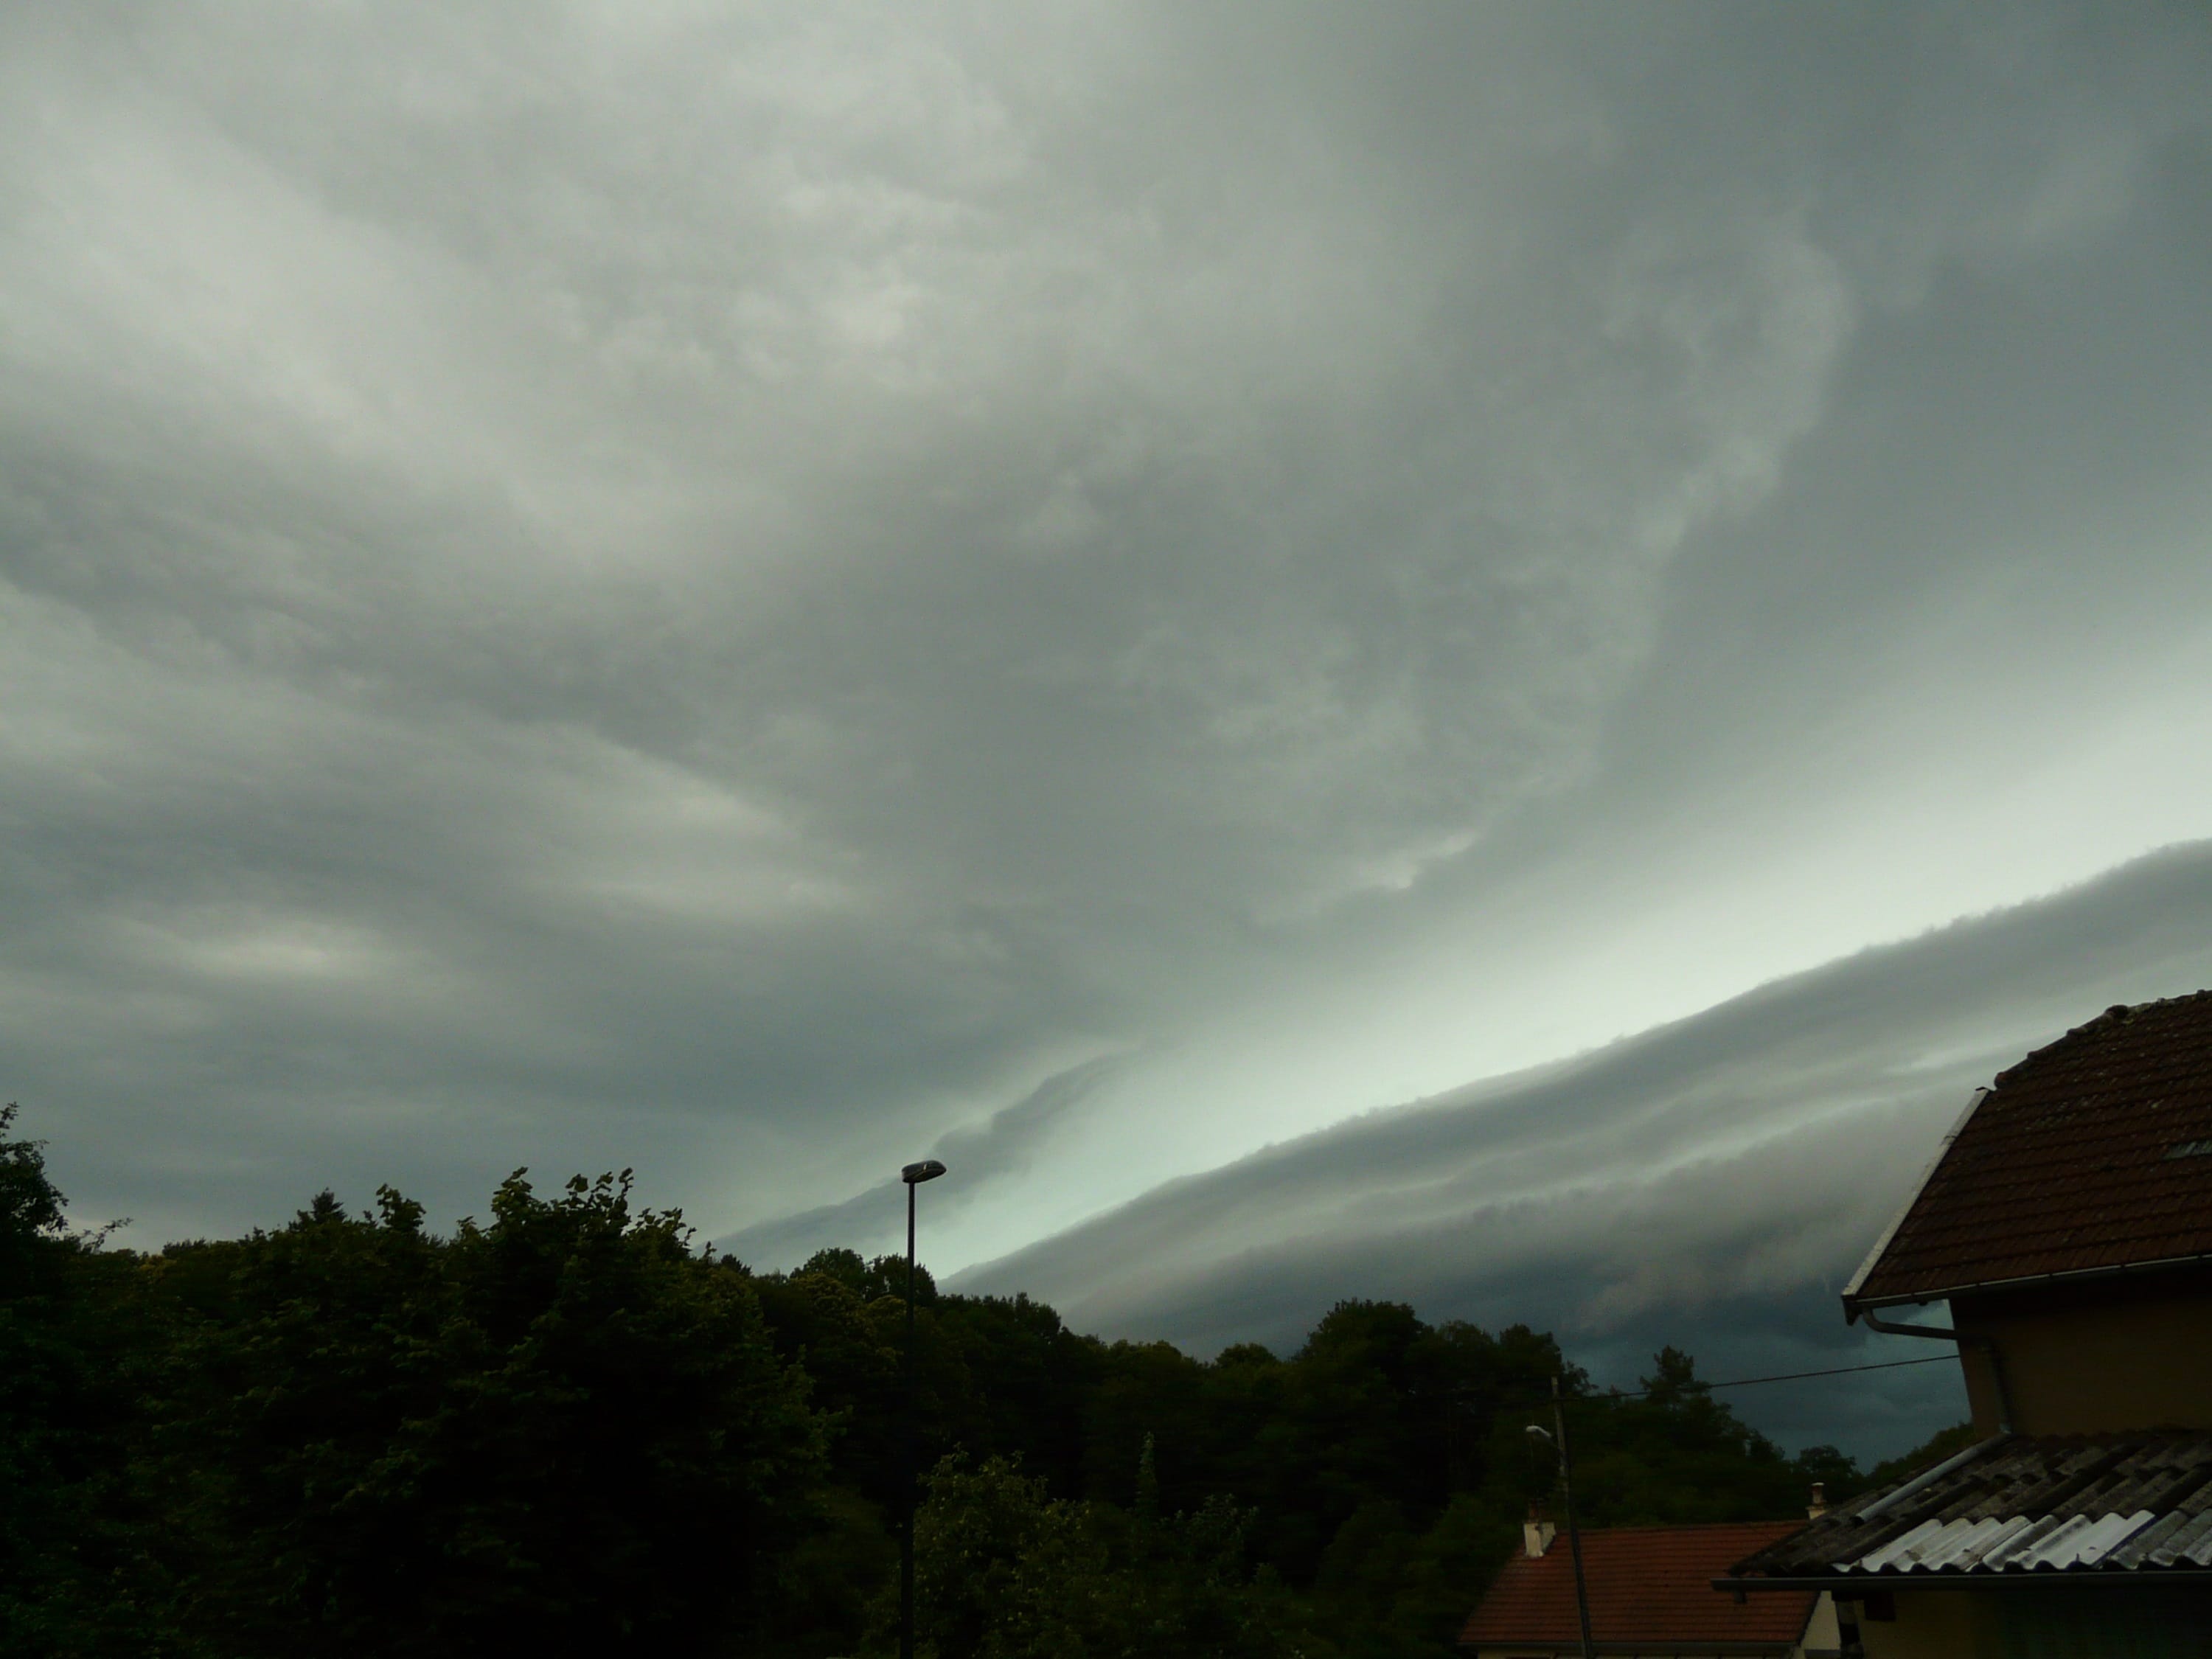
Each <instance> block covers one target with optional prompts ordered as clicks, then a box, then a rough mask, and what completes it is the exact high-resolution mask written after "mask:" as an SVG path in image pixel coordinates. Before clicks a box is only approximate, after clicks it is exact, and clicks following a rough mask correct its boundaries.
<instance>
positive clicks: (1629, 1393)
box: [1583, 1353, 1956, 1400]
mask: <svg viewBox="0 0 2212 1659" xmlns="http://www.w3.org/2000/svg"><path fill="white" fill-rule="evenodd" d="M1954 1358H1956V1356H1955V1355H1953V1354H1948V1353H1936V1354H1929V1356H1928V1357H1927V1358H1924V1359H1883V1360H1878V1361H1876V1362H1875V1364H1871V1365H1837V1366H1834V1367H1832V1368H1831V1369H1830V1370H1825V1371H1784V1372H1783V1373H1782V1375H1780V1376H1739V1377H1735V1378H1734V1379H1732V1380H1731V1381H1729V1382H1726V1383H1706V1382H1703V1381H1699V1382H1692V1383H1689V1384H1688V1385H1687V1386H1686V1390H1685V1391H1686V1392H1696V1391H1698V1390H1700V1389H1748V1388H1751V1387H1752V1386H1753V1385H1754V1384H1756V1383H1796V1382H1801V1381H1802V1380H1803V1379H1804V1378H1806V1377H1808V1376H1849V1375H1850V1373H1851V1372H1853V1371H1893V1370H1899V1369H1900V1368H1901V1367H1903V1366H1906V1365H1941V1364H1947V1363H1948V1362H1949V1361H1950V1360H1952V1359H1954ZM1671 1391H1672V1390H1671V1389H1669V1392H1671ZM1658 1392H1659V1390H1658V1389H1607V1390H1606V1391H1605V1392H1604V1393H1603V1394H1601V1395H1583V1399H1585V1400H1642V1399H1644V1398H1645V1397H1647V1396H1648V1395H1653V1394H1656V1393H1658Z"/></svg>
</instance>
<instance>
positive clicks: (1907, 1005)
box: [954, 843, 2212, 1438]
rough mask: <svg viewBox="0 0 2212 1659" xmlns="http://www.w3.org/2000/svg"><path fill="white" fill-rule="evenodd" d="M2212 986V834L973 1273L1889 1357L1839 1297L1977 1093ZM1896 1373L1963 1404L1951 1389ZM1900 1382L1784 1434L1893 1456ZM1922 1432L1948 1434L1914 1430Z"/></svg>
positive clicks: (1621, 1359) (1217, 1321)
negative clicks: (1838, 1427)
mask: <svg viewBox="0 0 2212 1659" xmlns="http://www.w3.org/2000/svg"><path fill="white" fill-rule="evenodd" d="M2208 982H2212V844H2206V843H2200V844H2197V845H2196V846H2192V847H2189V848H2179V849H2175V850H2173V851H2171V852H2167V853H2164V854H2158V855H2156V856H2154V857H2152V858H2149V859H2146V860H2142V862H2140V863H2137V864H2136V865H2133V866H2129V867H2128V868H2126V869H2124V870H2123V871H2120V872H2116V873H2114V874H2112V875H2109V876H2106V877H2105V878H2101V879H2100V880H2098V881H2096V882H2093V883H2092V884H2087V885H2086V886H2084V887H2082V888H2080V889H2077V890H2074V891H2072V892H2069V893H2067V894H2065V895H2063V896H2060V897H2057V898H2052V899H2047V900H2044V901H2041V902H2038V903H2035V904H2033V905H2028V906H2023V907H2021V908H2016V909H2013V910H2009V911H2006V912H2002V913H2000V914H1998V915H1992V916H1989V917H1984V918H1980V919H1978V920H1975V921H1964V922H1960V923H1957V924H1954V925H1953V926H1952V927H1948V928H1945V929H1943V930H1942V931H1941V932H1937V933H1930V934H1929V935H1927V936H1925V937H1923V938H1921V939H1914V940H1911V941H1909V942H1907V943H1904V944H1899V945H1887V946H1883V947H1881V948H1879V949H1875V950H1870V951H1865V952H1863V953H1862V954H1860V955H1858V956H1856V957H1852V958H1850V959H1849V960H1847V961H1844V962H1840V963H1834V964H1832V965H1830V966H1828V967H1825V968H1822V969H1817V970H1815V971H1814V972H1811V973H1808V974H1805V975H1799V976H1796V977H1795V978H1792V979H1789V980H1784V981H1778V982H1776V983H1774V984H1771V985H1768V986H1765V987H1762V988H1761V989H1759V990H1758V991H1756V992H1753V993H1752V994H1748V995H1746V996H1743V997H1740V998H1737V999H1735V1000H1732V1001H1730V1002H1728V1003H1726V1004H1723V1005H1722V1006H1719V1007H1717V1008H1714V1009H1712V1010H1711V1011H1709V1012H1705V1013H1702V1014H1699V1015H1697V1016H1695V1017H1694V1018H1690V1019H1687V1020H1684V1021H1681V1022H1680V1023H1678V1024H1674V1025H1670V1026H1668V1027H1664V1028H1662V1029H1661V1030H1656V1031H1652V1032H1650V1033H1647V1034H1645V1035H1644V1036H1638V1037H1635V1038H1632V1039H1628V1040H1626V1041H1624V1042H1619V1043H1616V1044H1613V1045H1612V1046H1610V1047H1608V1048H1605V1049H1602V1050H1601V1051H1599V1052H1597V1053H1595V1054H1589V1055H1587V1056H1584V1057H1583V1058H1581V1059H1579V1060H1572V1061H1570V1062H1567V1063H1565V1064H1561V1065H1556V1066H1548V1067H1546V1068H1543V1069H1542V1070H1541V1071H1539V1072H1536V1073H1532V1074H1528V1075H1526V1076H1522V1077H1515V1078H1507V1079H1499V1080H1497V1081H1495V1082H1492V1083H1489V1084H1486V1085H1480V1086H1477V1087H1475V1088H1472V1089H1468V1090H1465V1091H1460V1092H1459V1093H1458V1094H1456V1095H1455V1096H1452V1097H1447V1098H1445V1099H1443V1100H1439V1101H1432V1102H1425V1103H1420V1104H1419V1105H1416V1106H1412V1107H1407V1108H1403V1109H1398V1110H1395V1111H1390V1112H1385V1113H1378V1114H1375V1115H1370V1116H1368V1117H1364V1118H1361V1119H1358V1120H1355V1121H1352V1122H1350V1123H1347V1124H1345V1125H1343V1126H1341V1127H1336V1128H1333V1129H1329V1130H1326V1131H1323V1132H1322V1133H1318V1134H1316V1135H1312V1136H1309V1137H1307V1138H1305V1139H1301V1140H1298V1141H1295V1142H1292V1143H1291V1144H1289V1145H1287V1146H1279V1147H1274V1148H1271V1149H1269V1150H1267V1151H1266V1152H1261V1153H1258V1154H1256V1155H1255V1156H1253V1157H1251V1158H1246V1159H1243V1160H1242V1161H1240V1162H1238V1163H1236V1164H1231V1165H1229V1166H1228V1167H1226V1168H1225V1169H1222V1170H1215V1171H1212V1172H1210V1173H1207V1174H1205V1175H1199V1176H1190V1177H1188V1178H1186V1179H1184V1180H1182V1181H1178V1182H1173V1183H1170V1185H1168V1186H1166V1187H1164V1188H1161V1189H1159V1190H1158V1191H1157V1192H1154V1193H1152V1194H1147V1195H1146V1196H1145V1197H1144V1198H1142V1199H1140V1200H1137V1201H1136V1202H1135V1203H1133V1204H1130V1205H1127V1206H1122V1207H1121V1208H1119V1209H1116V1210H1115V1211H1113V1212H1109V1213H1108V1214H1106V1215H1104V1216H1102V1217H1100V1218H1097V1219H1096V1220H1093V1221H1091V1222H1087V1223H1085V1225H1081V1226H1079V1227H1076V1228H1073V1229H1072V1230H1070V1231H1067V1232H1066V1233H1064V1234H1062V1235H1061V1236H1060V1237H1056V1238H1053V1239H1049V1240H1047V1241H1045V1242H1043V1243H1038V1244H1035V1245H1032V1246H1030V1247H1029V1248H1028V1249H1024V1250H1022V1251H1020V1252H1018V1253H1017V1254H1015V1255H1012V1256H1010V1257H1008V1258H1006V1260H1003V1261H996V1262H993V1263H990V1264H988V1265H987V1266H984V1267H976V1268H973V1269H970V1270H969V1271H968V1272H967V1273H963V1274H961V1275H959V1276H958V1277H957V1279H955V1280H954V1284H955V1286H956V1288H961V1289H970V1290H978V1291H1011V1290H1012V1289H1014V1288H1016V1287H1018V1288H1020V1289H1023V1290H1026V1291H1030V1293H1031V1294H1033V1295H1041V1296H1042V1297H1046V1298H1047V1299H1048V1300H1050V1301H1052V1302H1053V1303H1054V1304H1055V1305H1057V1306H1059V1307H1060V1309H1061V1310H1063V1312H1064V1313H1066V1314H1067V1315H1069V1316H1071V1317H1072V1318H1073V1320H1074V1322H1076V1323H1077V1324H1078V1325H1079V1327H1081V1328H1096V1329H1100V1330H1103V1331H1106V1332H1109V1333H1117V1334H1119V1333H1127V1334H1145V1335H1148V1336H1149V1335H1156V1334H1166V1335H1168V1336H1170V1337H1171V1338H1172V1339H1174V1340H1178V1341H1181V1342H1183V1343H1186V1344H1188V1345H1190V1346H1194V1347H1196V1348H1198V1349H1200V1350H1201V1351H1205V1352H1211V1351H1212V1350H1214V1349H1216V1348H1218V1347H1220V1346H1223V1345H1225V1344H1226V1343H1229V1342H1232V1341H1241V1340H1264V1341H1268V1342H1271V1343H1273V1344H1276V1345H1277V1346H1281V1345H1283V1344H1285V1343H1291V1344H1294V1343H1295V1341H1296V1340H1297V1336H1298V1334H1300V1333H1302V1332H1303V1331H1304V1330H1305V1329H1306V1328H1309V1327H1310V1325H1311V1323H1312V1322H1313V1321H1314V1319H1315V1318H1316V1317H1317V1316H1319V1314H1320V1313H1321V1312H1322V1311H1323V1310H1325V1309H1327V1308H1328V1306H1329V1304H1331V1303H1333V1302H1334V1301H1336V1300H1337V1299H1339V1298H1340V1297H1361V1296H1373V1295H1375V1294H1376V1293H1377V1289H1378V1287H1383V1286H1387V1287H1389V1294H1390V1295H1391V1296H1393V1297H1401V1298H1403V1299H1407V1300H1410V1301H1413V1303H1415V1304H1417V1305H1419V1307H1420V1308H1421V1309H1422V1310H1423V1311H1424V1312H1425V1313H1426V1314H1427V1315H1429V1316H1431V1317H1432V1318H1441V1317H1444V1316H1457V1317H1464V1318H1471V1319H1474V1320H1476V1321H1478V1322H1480V1323H1483V1324H1485V1325H1487V1326H1492V1327H1496V1326H1499V1325H1503V1324H1506V1323H1510V1322H1516V1321H1526V1322H1531V1323H1534V1324H1535V1325H1537V1326H1538V1327H1539V1328H1550V1329H1555V1330H1559V1331H1560V1332H1561V1334H1562V1335H1563V1336H1564V1337H1565V1339H1566V1340H1567V1341H1568V1343H1569V1346H1570V1349H1571V1351H1572V1352H1577V1354H1578V1355H1582V1356H1587V1357H1589V1358H1592V1359H1594V1360H1595V1361H1596V1362H1597V1363H1598V1364H1599V1365H1600V1367H1601V1370H1603V1369H1607V1365H1606V1362H1607V1361H1608V1360H1609V1361H1611V1362H1612V1365H1611V1367H1610V1369H1611V1372H1612V1374H1611V1376H1609V1377H1607V1379H1606V1380H1608V1381H1612V1382H1615V1383H1626V1382H1627V1381H1629V1380H1630V1378H1632V1376H1634V1374H1635V1373H1634V1371H1633V1370H1632V1366H1633V1365H1634V1364H1636V1363H1637V1362H1638V1361H1640V1360H1642V1359H1644V1358H1647V1357H1648V1355H1649V1353H1650V1351H1651V1348H1650V1347H1647V1346H1642V1344H1644V1343H1651V1344H1652V1346H1656V1342H1653V1338H1654V1337H1655V1335H1656V1336H1657V1338H1658V1340H1671V1341H1674V1342H1677V1343H1678V1344H1680V1345H1682V1346H1688V1347H1690V1348H1691V1349H1692V1352H1699V1353H1702V1354H1705V1356H1706V1357H1707V1359H1708V1367H1707V1374H1708V1375H1713V1374H1715V1372H1714V1370H1713V1367H1712V1364H1711V1361H1712V1360H1713V1359H1715V1358H1718V1359H1719V1360H1720V1362H1721V1370H1722V1371H1723V1372H1741V1371H1746V1370H1747V1371H1749V1372H1751V1373H1752V1374H1757V1373H1759V1371H1760V1370H1762V1369H1763V1370H1769V1371H1778V1370H1795V1369H1817V1368H1820V1367H1821V1366H1823V1365H1829V1364H1838V1365H1839V1364H1850V1363H1853V1360H1854V1358H1857V1357H1862V1356H1863V1357H1868V1358H1881V1357H1891V1356H1890V1355H1889V1352H1888V1350H1889V1349H1892V1348H1896V1347H1899V1346H1900V1345H1899V1344H1897V1343H1895V1342H1891V1343H1888V1344H1887V1345H1885V1344H1884V1343H1883V1342H1881V1340H1874V1341H1872V1343H1871V1344H1869V1339H1868V1338H1867V1337H1866V1335H1865V1334H1864V1333H1863V1331H1850V1332H1847V1331H1846V1329H1845V1328H1844V1324H1843V1322H1842V1319H1841V1316H1840V1312H1839V1310H1838V1307H1837V1304H1836V1303H1835V1299H1834V1298H1835V1295H1836V1292H1837V1291H1838V1290H1839V1289H1840V1287H1841V1285H1842V1284H1843V1282H1844V1279H1846V1278H1847V1277H1848V1276H1849V1274H1850V1270H1851V1269H1852V1268H1853V1267H1855V1266H1856V1265H1857V1262H1858V1261H1859V1260H1860V1258H1861V1257H1862V1256H1863V1255H1864V1254H1865V1252H1866V1250H1867V1249H1868V1248H1869V1246H1870V1244H1871V1243H1872V1242H1873V1240H1874V1239H1875V1237H1877V1236H1878V1235H1879V1233H1880V1231H1881V1228H1882V1226H1883V1225H1884V1224H1885V1223H1886V1222H1887V1220H1888V1219H1889V1218H1891V1217H1892V1216H1893V1215H1894V1214H1895V1212H1896V1211H1897V1209H1898V1208H1899V1206H1900V1205H1901V1204H1902V1203H1903V1202H1904V1200H1905V1198H1906V1196H1908V1195H1909V1194H1910V1192H1911V1188H1912V1186H1913V1183H1914V1182H1915V1180H1916V1179H1917V1176H1918V1175H1919V1173H1920V1171H1921V1170H1923V1168H1924V1167H1925V1166H1926V1164H1927V1162H1928V1161H1929V1158H1932V1156H1933V1155H1934V1152H1935V1151H1936V1146H1937V1144H1938V1141H1939V1139H1940V1137H1941V1135H1942V1132H1943V1131H1944V1129H1945V1128H1946V1127H1948V1125H1949V1124H1950V1122H1951V1121H1953V1120H1954V1119H1955V1118H1956V1116H1957V1115H1958V1114H1959V1112H1960V1110H1961V1109H1963V1108H1964V1106H1965V1104H1966V1101H1967V1099H1968V1097H1969V1095H1970V1091H1972V1089H1973V1088H1975V1087H1978V1086H1981V1085H1986V1084H1987V1083H1988V1082H1989V1081H1990V1079H1991V1078H1993V1077H1994V1076H1995V1075H1996V1073H1997V1072H1999V1071H2001V1070H2002V1069H2003V1068H2004V1067H2005V1066H2009V1065H2011V1064H2012V1063H2013V1062H2015V1060H2018V1059H2020V1058H2021V1056H2022V1055H2023V1054H2026V1053H2027V1052H2028V1051H2029V1050H2030V1049H2031V1048H2037V1047H2040V1046H2041V1045H2042V1044H2043V1043H2045V1042H2050V1041H2052V1040H2054V1039H2056V1038H2057V1036H2060V1035H2062V1034H2063V1032H2064V1031H2065V1030H2067V1029H2068V1027H2069V1026H2070V1025H2073V1024H2079V1023H2081V1021H2083V1020H2086V1019H2088V1018H2092V1017H2093V1016H2094V1015H2095V1014H2097V1013H2098V1012H2101V1011H2102V1010H2103V1009H2104V1008H2105V1007H2106V1006H2108V1005H2109V1004H2111V1003H2112V1002H2114V1001H2121V1000H2124V1001H2135V1000H2148V999H2149V998H2151V997H2154V996H2159V995H2166V994H2179V993H2185V992H2189V991H2193V990H2196V989H2197V988H2198V987H2200V986H2202V985H2204V984H2206V983H2208ZM1875 1349H1880V1350H1881V1351H1882V1352H1881V1353H1879V1354H1877V1353H1875V1352H1873V1351H1874V1350H1875ZM1904 1357H1910V1350H1909V1346H1906V1352H1905V1356H1904ZM1890 1381H1894V1382H1896V1383H1897V1385H1898V1386H1899V1387H1900V1388H1903V1389H1905V1390H1906V1397H1908V1398H1911V1399H1914V1400H1917V1401H1922V1402H1923V1403H1924V1404H1926V1405H1927V1406H1929V1407H1931V1408H1933V1409H1936V1410H1938V1411H1944V1410H1953V1409H1954V1408H1955V1406H1956V1401H1955V1398H1954V1397H1952V1396H1953V1395H1954V1392H1955V1391H1948V1392H1947V1391H1942V1390H1936V1391H1935V1392H1934V1393H1933V1394H1931V1388H1932V1385H1931V1384H1929V1382H1928V1380H1927V1379H1925V1378H1920V1377H1917V1376H1915V1377H1905V1378H1899V1379H1890ZM1886 1388H1887V1383H1881V1384H1876V1383H1866V1382H1864V1381H1857V1382H1849V1383H1830V1384H1827V1385H1826V1386H1825V1387H1824V1388H1822V1389H1818V1390H1807V1391H1805V1392H1804V1393H1802V1394H1801V1395H1799V1396H1798V1397H1797V1398H1796V1401H1794V1402H1791V1403H1789V1404H1787V1405H1785V1407H1784V1415H1783V1416H1782V1417H1781V1418H1780V1419H1777V1418H1776V1417H1775V1416H1774V1415H1773V1413H1772V1412H1771V1408H1770V1407H1767V1406H1764V1405H1762V1406H1761V1407H1759V1408H1757V1409H1753V1419H1754V1420H1766V1421H1769V1422H1774V1421H1777V1420H1780V1421H1782V1422H1784V1423H1785V1424H1786V1423H1788V1422H1790V1421H1791V1420H1793V1419H1794V1420H1796V1421H1798V1422H1808V1423H1811V1424H1816V1425H1817V1424H1819V1423H1821V1422H1824V1421H1825V1422H1828V1423H1832V1424H1835V1423H1844V1422H1847V1421H1850V1422H1855V1423H1856V1425H1857V1431H1860V1432H1862V1433H1863V1434H1870V1435H1874V1436H1875V1437H1878V1438H1879V1437H1885V1436H1884V1431H1883V1429H1882V1426H1881V1418H1882V1416H1883V1413H1884V1412H1885V1410H1886V1409H1887V1407H1885V1404H1884V1401H1890V1402H1891V1403H1894V1401H1895V1398H1896V1396H1895V1395H1893V1394H1889V1393H1885V1389H1886ZM1847 1405H1848V1407H1849V1408H1848V1409H1847V1408H1846V1407H1847ZM1862 1408H1863V1409H1862ZM1945 1420H1948V1419H1945ZM1916 1424H1918V1425H1919V1426H1920V1427H1921V1429H1922V1431H1923V1432H1924V1431H1925V1430H1926V1429H1929V1428H1932V1427H1934V1426H1937V1425H1936V1424H1928V1423H1924V1422H1923V1421H1922V1419H1921V1418H1920V1417H1919V1416H1918V1415H1916V1414H1913V1413H1906V1415H1905V1419H1904V1420H1903V1421H1902V1422H1901V1423H1900V1424H1899V1425H1893V1426H1894V1427H1895V1428H1896V1429H1897V1432H1898V1433H1899V1435H1901V1436H1902V1437H1905V1438H1912V1437H1915V1436H1913V1435H1912V1434H1911V1433H1910V1432H1909V1431H1911V1429H1912V1428H1913V1426H1914V1425H1916Z"/></svg>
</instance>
